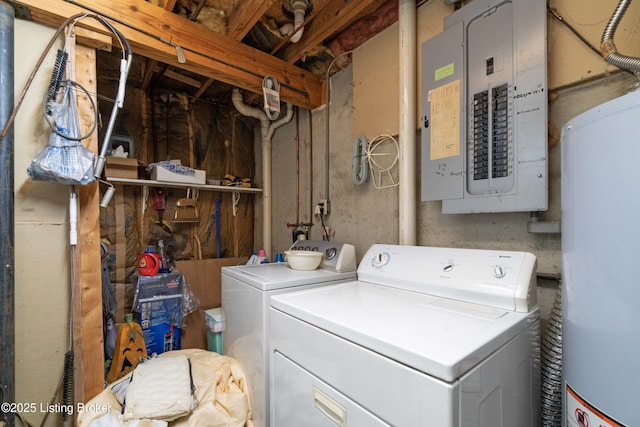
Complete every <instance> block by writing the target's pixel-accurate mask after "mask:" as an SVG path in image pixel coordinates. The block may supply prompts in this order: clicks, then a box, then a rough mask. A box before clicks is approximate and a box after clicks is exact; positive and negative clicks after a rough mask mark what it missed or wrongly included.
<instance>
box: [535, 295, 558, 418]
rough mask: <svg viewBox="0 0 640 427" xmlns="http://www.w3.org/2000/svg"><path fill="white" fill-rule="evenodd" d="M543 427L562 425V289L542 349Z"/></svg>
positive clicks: (552, 311)
mask: <svg viewBox="0 0 640 427" xmlns="http://www.w3.org/2000/svg"><path fill="white" fill-rule="evenodd" d="M541 359H542V360H541V379H542V395H541V399H540V405H541V411H540V412H541V416H542V425H543V426H544V427H559V426H560V425H561V424H562V289H561V288H558V291H557V294H556V299H555V301H554V303H553V309H552V310H551V316H550V317H549V323H548V324H547V333H546V334H545V337H544V339H543V340H542V349H541Z"/></svg>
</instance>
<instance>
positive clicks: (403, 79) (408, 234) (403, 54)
mask: <svg viewBox="0 0 640 427" xmlns="http://www.w3.org/2000/svg"><path fill="white" fill-rule="evenodd" d="M398 23H399V25H398V26H399V31H400V37H399V38H400V47H399V51H400V55H399V56H400V71H399V75H400V123H399V125H400V129H399V139H400V190H399V197H398V199H399V200H398V202H399V224H398V233H399V242H400V244H401V245H415V244H416V240H417V239H416V233H417V232H416V229H417V228H416V213H417V200H416V199H417V186H416V117H417V113H416V111H417V110H416V90H417V89H416V69H417V68H416V56H417V55H416V45H417V44H416V2H415V0H414V1H409V0H400V1H399V2H398Z"/></svg>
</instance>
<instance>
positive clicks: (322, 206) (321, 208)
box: [316, 199, 331, 216]
mask: <svg viewBox="0 0 640 427" xmlns="http://www.w3.org/2000/svg"><path fill="white" fill-rule="evenodd" d="M330 212H331V204H330V203H329V200H328V199H322V200H320V201H319V202H318V204H317V205H316V213H317V214H320V213H322V215H325V216H327V215H329V213H330Z"/></svg>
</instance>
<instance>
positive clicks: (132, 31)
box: [16, 0, 323, 109]
mask: <svg viewBox="0 0 640 427" xmlns="http://www.w3.org/2000/svg"><path fill="white" fill-rule="evenodd" d="M70 1H73V3H71V2H70ZM83 2H86V3H83ZM16 3H20V4H22V5H24V6H26V7H28V8H29V10H30V12H31V16H32V19H33V20H34V21H35V22H39V23H42V24H45V25H49V26H59V25H60V24H61V23H62V22H63V21H64V20H65V19H67V18H68V17H70V16H73V15H75V14H78V13H86V12H92V13H96V14H99V15H101V16H103V17H104V18H106V19H109V20H112V21H113V24H114V25H115V26H116V27H117V28H118V30H119V31H120V32H121V33H122V34H123V35H124V36H125V37H126V38H127V40H128V41H129V43H130V44H131V47H132V50H133V51H134V53H135V54H137V55H140V56H143V57H146V58H150V59H152V60H156V61H159V62H162V63H165V64H168V65H170V66H173V67H177V68H181V69H184V70H186V71H190V72H192V73H195V74H198V75H201V76H204V77H208V78H210V79H214V80H219V81H221V82H224V83H227V84H229V85H232V86H236V87H239V88H241V89H245V90H249V91H251V92H255V93H262V80H263V78H264V76H267V75H271V76H274V77H275V78H276V79H277V80H278V82H279V83H280V99H281V100H283V101H285V102H290V103H292V104H294V105H297V106H300V107H303V108H307V109H314V108H317V107H319V106H320V105H322V102H323V100H322V96H323V91H322V83H321V81H320V79H319V78H318V77H316V76H315V75H313V74H312V73H311V72H308V71H306V70H304V69H302V68H299V67H296V66H294V65H292V64H289V63H287V62H286V61H283V60H280V59H278V58H275V57H273V56H271V55H269V54H267V53H264V52H261V51H259V50H257V49H254V48H252V47H250V46H247V45H245V44H242V43H240V42H239V41H237V40H234V39H232V38H229V37H227V36H224V35H221V34H218V33H216V32H214V31H211V30H208V29H206V28H203V27H202V26H201V25H198V24H197V23H195V22H192V21H190V20H189V19H185V18H184V17H181V16H178V15H176V14H173V13H171V12H169V11H166V10H164V9H163V8H162V7H159V6H155V5H153V4H151V3H148V2H146V1H144V0H90V1H89V0H82V1H81V2H78V1H76V0H69V1H64V0H49V1H46V2H43V1H42V0H18V1H17V2H16ZM78 25H79V26H81V27H84V28H87V29H90V30H92V31H96V32H99V33H105V34H108V33H109V32H108V30H107V29H105V28H104V27H103V26H102V25H101V24H99V23H98V22H97V21H95V20H92V19H85V20H82V21H81V22H79V23H78ZM167 40H168V41H169V42H166V41H167ZM175 46H180V47H181V48H182V50H183V52H184V55H185V57H186V62H185V63H180V62H178V57H177V55H176V48H175Z"/></svg>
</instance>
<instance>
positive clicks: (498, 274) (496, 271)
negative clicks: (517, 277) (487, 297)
mask: <svg viewBox="0 0 640 427" xmlns="http://www.w3.org/2000/svg"><path fill="white" fill-rule="evenodd" d="M506 274H507V272H506V271H505V270H504V268H502V266H501V265H496V266H494V267H493V276H494V277H495V278H496V279H502V278H503V277H504V276H506Z"/></svg>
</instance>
